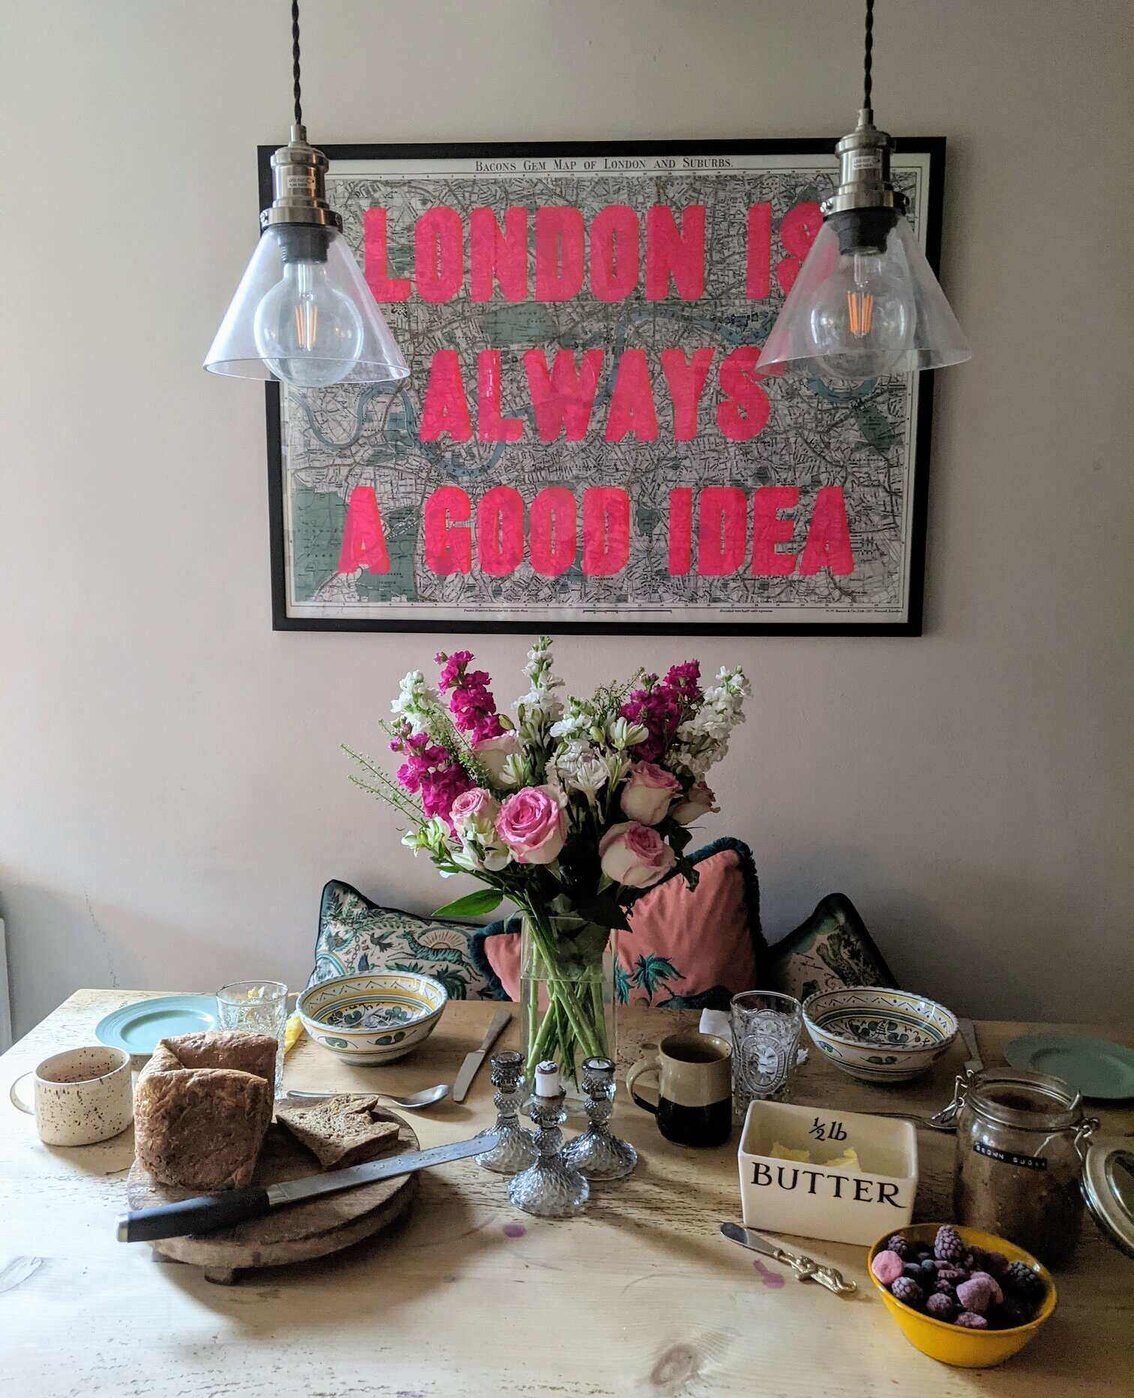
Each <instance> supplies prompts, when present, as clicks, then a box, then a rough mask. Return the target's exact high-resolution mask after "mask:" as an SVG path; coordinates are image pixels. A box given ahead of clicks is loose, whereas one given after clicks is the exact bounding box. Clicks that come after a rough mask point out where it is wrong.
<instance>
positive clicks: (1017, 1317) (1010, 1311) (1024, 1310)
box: [994, 1296, 1035, 1330]
mask: <svg viewBox="0 0 1134 1398" xmlns="http://www.w3.org/2000/svg"><path fill="white" fill-rule="evenodd" d="M1034 1314H1035V1312H1034V1311H1033V1309H1032V1307H1031V1306H1029V1305H1028V1303H1027V1302H1026V1301H1022V1300H1021V1299H1020V1298H1019V1297H1018V1296H1009V1297H1007V1298H1006V1299H1005V1301H1004V1304H1003V1305H1002V1306H997V1308H996V1312H995V1316H994V1323H995V1325H996V1327H997V1329H999V1330H1011V1329H1012V1328H1013V1326H1016V1325H1027V1323H1028V1321H1029V1320H1031V1318H1032V1316H1033V1315H1034Z"/></svg>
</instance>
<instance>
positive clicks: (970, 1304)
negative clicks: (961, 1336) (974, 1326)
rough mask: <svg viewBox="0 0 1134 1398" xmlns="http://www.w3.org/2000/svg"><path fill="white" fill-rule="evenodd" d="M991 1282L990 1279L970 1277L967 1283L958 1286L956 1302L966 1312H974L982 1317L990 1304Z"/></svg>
mask: <svg viewBox="0 0 1134 1398" xmlns="http://www.w3.org/2000/svg"><path fill="white" fill-rule="evenodd" d="M991 1282H992V1278H991V1277H970V1278H969V1280H968V1281H964V1282H961V1283H960V1284H959V1285H958V1287H957V1300H958V1301H959V1302H960V1303H961V1305H962V1306H964V1308H965V1310H966V1311H975V1312H976V1313H977V1314H978V1315H984V1313H985V1311H987V1310H988V1308H989V1306H990V1305H991V1304H992V1285H990V1283H991ZM994 1284H995V1283H993V1285H994Z"/></svg>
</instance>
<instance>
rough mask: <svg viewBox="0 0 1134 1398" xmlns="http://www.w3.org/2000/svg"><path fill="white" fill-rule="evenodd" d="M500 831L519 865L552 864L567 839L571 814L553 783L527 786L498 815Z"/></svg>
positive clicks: (499, 833) (509, 800) (508, 801)
mask: <svg viewBox="0 0 1134 1398" xmlns="http://www.w3.org/2000/svg"><path fill="white" fill-rule="evenodd" d="M496 834H497V835H498V836H499V838H500V839H501V840H503V841H504V843H505V844H506V845H507V846H508V848H509V849H510V850H511V851H512V855H513V858H514V859H515V861H516V863H517V864H550V863H551V861H552V860H553V859H555V858H556V857H557V856H558V854H559V851H560V850H561V849H562V848H563V842H564V840H566V838H567V817H566V815H565V814H564V812H563V808H562V807H561V806H560V804H559V792H558V791H556V789H555V788H554V787H553V786H525V787H524V789H523V790H522V791H517V792H516V794H515V795H514V796H509V797H508V799H507V801H505V802H504V804H503V806H501V807H500V814H499V815H498V816H497V817H496Z"/></svg>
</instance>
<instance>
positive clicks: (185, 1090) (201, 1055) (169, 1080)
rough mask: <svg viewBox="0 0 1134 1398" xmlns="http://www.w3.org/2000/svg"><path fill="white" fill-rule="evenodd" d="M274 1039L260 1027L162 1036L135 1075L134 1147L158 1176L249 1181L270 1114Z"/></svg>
mask: <svg viewBox="0 0 1134 1398" xmlns="http://www.w3.org/2000/svg"><path fill="white" fill-rule="evenodd" d="M275 1072H276V1041H275V1039H273V1038H271V1037H270V1036H269V1035H266V1034H238V1033H232V1032H224V1031H222V1032H217V1033H212V1034H183V1035H182V1036H181V1037H180V1038H176V1039H163V1040H162V1041H161V1043H160V1044H158V1046H157V1048H156V1049H155V1050H154V1052H153V1056H152V1057H151V1058H150V1061H149V1062H148V1063H147V1064H146V1066H145V1068H143V1070H142V1072H141V1074H140V1075H139V1077H138V1087H137V1090H136V1092H135V1094H134V1148H135V1152H136V1154H137V1157H138V1160H139V1162H140V1163H141V1164H142V1165H143V1166H144V1167H145V1168H146V1169H147V1170H148V1171H149V1172H150V1174H151V1175H152V1176H153V1177H154V1179H155V1180H157V1181H159V1183H161V1184H170V1185H177V1186H179V1187H180V1188H182V1189H205V1190H215V1189H229V1188H234V1187H237V1186H241V1185H246V1184H250V1183H251V1181H252V1172H253V1170H254V1169H255V1168H256V1157H257V1156H258V1155H259V1153H260V1146H261V1145H262V1144H263V1141H264V1134H265V1132H266V1131H267V1129H268V1125H269V1123H270V1122H271V1119H272V1098H273V1088H274V1083H275Z"/></svg>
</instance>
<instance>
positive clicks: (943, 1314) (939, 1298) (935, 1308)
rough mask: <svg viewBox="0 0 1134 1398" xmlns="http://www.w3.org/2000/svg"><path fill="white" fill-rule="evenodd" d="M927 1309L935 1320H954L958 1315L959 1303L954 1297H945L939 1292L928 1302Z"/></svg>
mask: <svg viewBox="0 0 1134 1398" xmlns="http://www.w3.org/2000/svg"><path fill="white" fill-rule="evenodd" d="M925 1309H926V1310H927V1311H928V1312H929V1314H930V1315H931V1316H932V1317H933V1318H934V1320H952V1319H953V1317H954V1316H955V1315H956V1314H957V1303H956V1301H954V1300H953V1298H952V1296H943V1295H942V1294H941V1292H939V1291H938V1292H935V1293H934V1294H933V1295H932V1296H931V1297H930V1298H929V1300H928V1301H926V1303H925Z"/></svg>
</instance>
